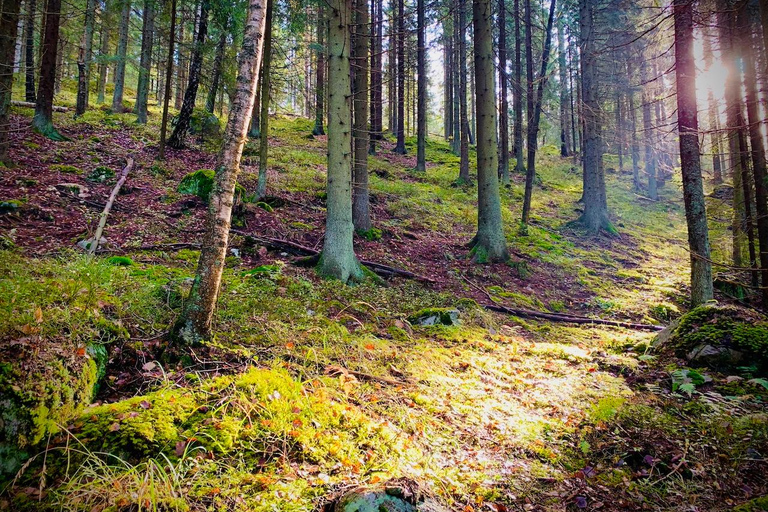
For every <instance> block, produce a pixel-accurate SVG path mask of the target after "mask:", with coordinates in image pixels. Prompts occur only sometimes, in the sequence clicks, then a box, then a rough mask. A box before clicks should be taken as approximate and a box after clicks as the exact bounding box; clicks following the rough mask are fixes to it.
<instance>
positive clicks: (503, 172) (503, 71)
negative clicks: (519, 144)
mask: <svg viewBox="0 0 768 512" xmlns="http://www.w3.org/2000/svg"><path fill="white" fill-rule="evenodd" d="M507 80H508V79H507V6H506V5H505V2H504V0H499V84H500V85H501V102H500V105H499V115H500V116H501V117H500V118H499V176H500V177H501V183H502V184H503V185H504V186H509V98H508V95H507Z"/></svg>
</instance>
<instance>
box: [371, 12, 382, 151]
mask: <svg viewBox="0 0 768 512" xmlns="http://www.w3.org/2000/svg"><path fill="white" fill-rule="evenodd" d="M383 8H384V5H383V2H382V0H371V13H372V15H371V100H370V107H371V133H370V149H369V153H370V154H371V155H375V154H376V141H378V140H381V138H382V130H383V119H384V115H383V114H384V113H383V111H382V101H381V100H382V60H383V59H382V57H383V50H384V48H383V37H384V27H383V25H384V23H383V21H384V15H383Z"/></svg>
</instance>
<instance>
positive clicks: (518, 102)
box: [512, 0, 525, 174]
mask: <svg viewBox="0 0 768 512" xmlns="http://www.w3.org/2000/svg"><path fill="white" fill-rule="evenodd" d="M514 6H515V72H514V80H513V81H512V93H513V94H514V97H513V103H514V110H515V120H514V123H515V126H514V129H513V132H514V144H513V146H514V152H515V172H517V173H518V174H522V173H524V172H525V165H524V164H523V66H522V62H521V57H522V55H521V39H520V0H515V4H514Z"/></svg>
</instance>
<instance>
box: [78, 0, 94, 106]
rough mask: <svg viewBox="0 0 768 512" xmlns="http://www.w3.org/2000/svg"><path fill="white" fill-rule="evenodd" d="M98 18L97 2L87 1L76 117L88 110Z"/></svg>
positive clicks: (79, 62) (79, 68)
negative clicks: (94, 27) (95, 19)
mask: <svg viewBox="0 0 768 512" xmlns="http://www.w3.org/2000/svg"><path fill="white" fill-rule="evenodd" d="M95 17H96V0H87V2H86V7H85V29H84V31H83V38H82V41H81V47H80V58H79V61H78V63H77V67H78V72H79V74H78V82H77V103H76V106H75V116H81V115H83V114H84V113H85V110H86V109H87V108H88V99H89V98H88V95H89V88H90V81H91V61H92V60H93V23H94V18H95Z"/></svg>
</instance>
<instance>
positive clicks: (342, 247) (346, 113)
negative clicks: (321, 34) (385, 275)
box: [318, 0, 363, 283]
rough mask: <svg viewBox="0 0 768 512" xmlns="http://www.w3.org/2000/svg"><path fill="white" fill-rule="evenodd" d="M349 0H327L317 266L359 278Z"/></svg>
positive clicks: (337, 275)
mask: <svg viewBox="0 0 768 512" xmlns="http://www.w3.org/2000/svg"><path fill="white" fill-rule="evenodd" d="M351 19H352V0H332V1H331V3H330V16H329V23H328V87H329V91H328V180H327V184H326V192H327V208H326V219H325V240H324V243H323V251H322V253H321V255H320V260H319V263H318V270H319V272H320V273H321V274H323V275H326V276H328V277H333V278H336V279H339V280H340V281H342V282H344V283H346V282H347V281H350V280H352V281H356V280H360V279H362V277H363V272H362V268H361V267H360V264H359V263H358V261H357V257H356V256H355V250H354V247H353V245H352V239H353V234H354V225H353V224H352V190H351V181H352V158H351V156H350V148H351V147H352V130H351V128H352V127H351V123H350V119H351V112H352V98H351V95H350V94H349V91H350V90H351V89H350V77H349V75H350V65H349V49H350V42H351V41H350V24H351Z"/></svg>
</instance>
